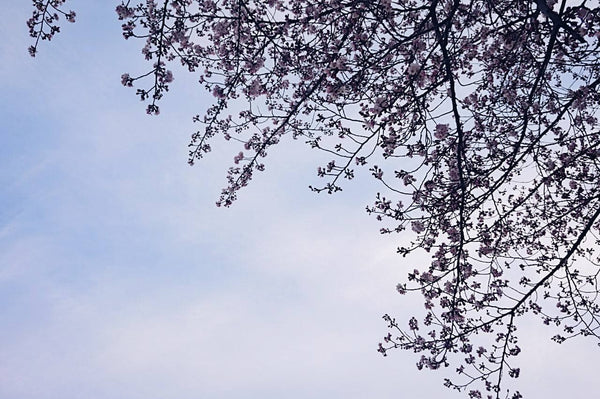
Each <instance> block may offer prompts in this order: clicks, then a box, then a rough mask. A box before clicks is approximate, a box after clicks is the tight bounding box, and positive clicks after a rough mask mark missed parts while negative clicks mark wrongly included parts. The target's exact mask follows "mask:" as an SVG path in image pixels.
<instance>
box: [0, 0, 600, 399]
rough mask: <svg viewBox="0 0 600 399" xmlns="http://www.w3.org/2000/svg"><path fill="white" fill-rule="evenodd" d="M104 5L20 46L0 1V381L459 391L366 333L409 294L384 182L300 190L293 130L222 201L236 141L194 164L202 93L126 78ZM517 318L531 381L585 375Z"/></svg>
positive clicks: (582, 355)
mask: <svg viewBox="0 0 600 399" xmlns="http://www.w3.org/2000/svg"><path fill="white" fill-rule="evenodd" d="M115 5H116V3H114V4H113V3H112V2H110V1H105V0H103V1H87V2H80V4H77V2H72V6H73V7H74V8H75V7H76V8H75V10H76V11H77V15H78V18H77V23H75V24H68V25H63V27H62V32H61V33H60V34H59V35H57V36H56V37H55V39H53V41H52V42H51V43H42V45H41V47H40V49H39V54H38V56H37V57H36V58H35V59H32V58H31V57H29V55H28V54H27V47H28V46H29V45H30V44H31V40H30V38H29V37H28V35H27V27H26V25H25V21H26V20H27V18H28V17H29V14H30V12H31V6H30V4H29V2H26V1H17V0H15V1H11V0H9V1H8V3H6V2H5V4H3V18H2V19H1V21H0V37H2V38H3V39H2V41H0V60H2V62H0V79H1V80H0V82H1V83H0V88H1V89H2V95H1V96H0V122H1V123H0V137H1V138H2V145H1V146H0V187H1V188H0V190H1V192H0V399H53V398H61V399H75V398H78V399H79V398H86V399H138V398H139V399H142V398H143V399H163V398H164V399H175V398H177V399H188V398H189V399H192V398H194V399H197V398H223V399H230V398H231V399H241V398H267V399H268V398H290V399H295V398H303V399H305V398H309V399H310V398H315V399H320V398H345V399H361V398H380V399H388V398H390V399H391V398H405V397H406V398H439V397H444V398H461V397H464V395H462V394H457V393H455V392H452V391H449V390H447V389H446V388H444V387H443V386H442V382H443V378H444V377H445V376H447V375H448V374H447V371H444V370H442V371H437V372H428V371H418V370H417V369H416V367H415V363H416V361H417V360H418V359H417V355H415V354H411V353H407V352H406V353H405V352H392V353H390V355H389V356H388V357H386V358H383V357H382V356H381V355H380V354H379V353H377V351H376V349H377V344H378V342H380V340H381V338H382V337H383V336H384V335H386V334H387V330H386V326H385V323H384V322H383V320H382V319H381V316H382V315H383V314H385V313H390V314H391V315H393V316H396V317H397V318H398V319H399V320H402V319H408V318H409V317H410V315H411V314H412V313H413V312H412V310H414V309H416V308H417V307H422V303H421V300H420V298H418V297H414V298H412V297H402V296H399V295H398V294H397V293H396V291H395V285H396V284H397V283H398V282H399V281H402V280H403V278H404V277H405V276H406V273H407V272H408V271H410V270H412V269H413V268H414V264H413V263H414V262H418V261H419V258H418V257H417V258H413V259H409V260H406V259H403V258H401V257H399V256H398V255H396V254H395V248H396V247H397V246H399V245H401V244H402V242H403V240H406V239H407V237H406V236H402V235H396V236H391V237H390V236H380V235H379V234H378V229H379V227H378V225H377V223H376V222H375V221H374V220H373V218H371V217H369V216H368V215H366V213H365V212H364V207H365V206H366V205H368V204H370V203H371V201H372V200H373V198H374V194H375V192H376V191H377V187H376V186H373V185H370V183H369V182H368V181H366V180H360V179H358V180H356V181H354V182H353V183H352V184H347V185H346V187H345V189H344V191H343V192H342V193H338V194H336V195H334V196H327V195H325V194H321V195H316V194H314V193H312V192H310V191H309V190H308V185H310V184H315V183H318V182H319V181H318V178H317V177H316V173H315V172H316V167H317V166H318V165H320V164H321V163H322V162H323V161H327V160H328V159H326V158H324V157H323V155H322V154H318V153H316V152H314V151H310V150H309V149H308V148H307V147H306V146H304V145H303V143H302V142H294V141H291V140H289V141H284V142H282V143H281V144H280V145H279V148H278V151H273V152H272V154H270V155H269V157H268V159H267V171H265V172H264V173H261V174H258V175H256V177H255V179H254V180H253V181H252V184H251V185H250V186H249V187H247V188H246V189H245V190H244V191H243V192H242V193H241V194H240V196H239V197H240V198H239V200H238V201H237V202H236V203H235V204H234V206H232V207H231V208H227V209H223V208H217V207H216V206H215V201H216V199H217V198H218V195H219V192H220V189H221V188H222V187H223V186H224V184H225V181H226V180H225V176H226V170H227V167H228V166H230V165H231V163H232V160H233V156H234V155H235V154H237V152H238V151H239V148H237V147H236V146H235V145H232V144H230V143H226V142H224V141H219V140H217V141H216V142H215V145H214V146H213V147H214V148H215V151H214V152H213V153H211V154H209V156H208V157H207V159H204V160H202V161H201V162H198V164H197V165H196V166H194V167H190V166H188V165H187V144H188V142H189V137H190V135H191V133H193V132H194V131H195V130H196V129H197V126H194V124H193V123H192V121H191V117H192V116H193V115H195V114H197V113H200V114H202V112H203V111H204V110H205V109H206V108H207V107H208V106H209V104H210V103H211V101H212V99H213V98H212V97H211V96H210V95H209V94H207V93H205V92H203V89H202V88H201V87H200V86H199V85H197V84H194V78H193V77H192V76H185V75H182V74H176V75H175V81H174V83H173V85H172V86H171V90H170V92H169V93H167V96H166V98H165V99H164V101H162V104H161V115H160V116H158V117H150V116H147V115H146V114H145V112H144V109H145V107H144V104H142V103H140V102H139V100H138V99H137V98H136V97H135V95H134V90H132V89H128V88H124V87H123V86H121V84H120V76H121V74H122V73H124V72H130V73H131V74H132V75H134V74H135V73H139V72H145V71H146V69H147V66H146V65H145V63H144V62H143V60H142V56H141V54H140V47H141V43H140V42H134V41H125V40H123V39H122V37H121V34H120V24H119V22H118V21H117V18H116V14H115V12H114V7H115ZM420 259H422V260H423V259H425V258H420ZM419 309H420V308H419ZM521 330H522V334H521V338H522V339H521V342H522V347H523V354H522V355H521V356H520V358H521V359H520V360H521V365H522V372H521V378H520V381H519V384H518V386H517V387H518V388H519V390H520V391H521V392H522V393H524V394H526V398H548V397H560V396H562V395H569V396H570V397H573V398H583V397H589V396H588V395H589V393H590V392H596V391H597V383H596V375H597V372H596V370H595V367H596V366H595V365H596V364H597V361H596V359H597V357H596V356H597V355H598V347H597V346H596V344H595V343H594V342H592V341H585V340H579V341H573V342H567V343H565V344H563V345H562V346H558V345H556V344H552V343H550V342H548V338H549V337H550V336H551V335H552V333H553V332H552V331H550V330H546V329H544V328H543V327H540V326H539V323H537V322H535V321H531V322H529V321H525V322H524V324H523V326H522V327H521Z"/></svg>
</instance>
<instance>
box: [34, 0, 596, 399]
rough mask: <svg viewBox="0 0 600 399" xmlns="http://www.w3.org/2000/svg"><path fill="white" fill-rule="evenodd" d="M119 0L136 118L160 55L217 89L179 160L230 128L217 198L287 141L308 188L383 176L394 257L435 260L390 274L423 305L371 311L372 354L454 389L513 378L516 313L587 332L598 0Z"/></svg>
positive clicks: (150, 96)
mask: <svg viewBox="0 0 600 399" xmlns="http://www.w3.org/2000/svg"><path fill="white" fill-rule="evenodd" d="M64 3H65V0H33V4H34V12H33V15H32V17H31V19H30V20H29V21H28V26H29V29H30V34H31V36H32V37H33V38H34V39H35V43H34V44H33V45H32V46H31V47H30V49H29V52H30V53H31V55H36V54H37V52H38V47H39V41H40V40H50V39H51V38H52V37H53V36H54V35H55V34H56V33H57V32H59V26H58V23H59V22H60V20H61V19H66V20H67V21H69V22H74V20H75V13H74V12H73V11H66V9H65V8H64ZM116 12H117V17H118V18H119V19H120V20H122V21H123V25H122V29H123V32H122V33H123V36H124V37H125V39H130V40H133V39H140V40H141V41H142V43H143V47H142V53H143V55H144V56H145V58H146V60H148V62H149V68H148V71H147V73H144V74H142V75H139V76H132V75H130V74H127V73H125V74H123V75H122V77H121V80H122V83H123V85H125V86H127V87H135V88H136V94H137V95H138V96H139V97H140V98H141V99H142V100H143V101H145V102H146V103H147V108H146V110H147V112H148V113H149V114H158V113H159V105H158V104H159V100H160V99H161V98H162V97H163V96H164V95H165V93H166V92H167V91H168V89H169V84H170V83H171V82H172V81H173V79H174V77H173V76H174V72H173V70H174V69H175V67H174V66H171V65H173V64H177V63H180V64H181V65H182V66H183V68H184V69H186V70H188V71H189V72H191V73H194V74H195V76H196V77H197V79H198V82H199V85H200V86H202V87H204V88H205V89H206V90H208V91H210V92H211V93H212V94H213V95H214V103H213V105H212V106H211V107H210V108H209V109H208V111H207V112H206V114H204V115H196V116H195V117H194V120H195V121H196V122H197V123H198V124H199V126H200V128H199V130H198V131H197V132H196V133H194V134H193V135H192V140H191V143H190V152H189V162H190V163H191V164H193V163H194V162H195V161H197V160H198V159H199V158H202V157H203V156H204V155H205V154H206V153H208V152H210V150H211V139H212V138H214V137H215V136H218V135H220V136H223V137H225V138H226V139H227V140H236V141H239V143H240V152H239V153H238V154H237V155H235V157H234V159H233V162H234V165H233V166H232V167H230V169H229V172H228V185H227V187H226V188H225V189H224V190H223V191H222V193H221V196H220V198H219V200H218V202H217V204H218V205H224V206H230V205H231V204H232V203H233V201H234V200H235V199H236V196H237V194H238V192H239V190H240V189H241V188H242V187H244V186H246V185H248V183H249V182H250V180H251V179H252V178H253V176H254V174H255V173H256V172H258V171H262V170H264V168H265V164H264V163H263V162H264V161H263V158H264V157H265V156H266V155H267V152H269V151H272V150H276V148H277V147H276V145H277V143H278V142H279V141H280V140H281V139H282V138H283V137H284V136H291V137H293V138H295V139H299V140H301V141H303V142H305V143H306V144H307V145H308V146H309V147H311V148H314V149H318V150H322V151H326V152H328V153H330V154H331V158H332V160H331V161H330V162H329V163H327V164H326V165H322V166H320V167H318V169H317V174H318V176H319V177H321V178H322V179H323V183H322V184H320V185H315V186H313V187H311V188H312V190H314V191H316V192H321V191H325V192H328V193H333V192H336V191H339V190H341V189H342V187H341V185H342V181H343V180H344V179H347V180H351V179H353V178H354V175H355V173H354V170H355V169H358V168H367V169H368V170H369V171H370V174H371V175H372V178H373V179H376V180H377V181H379V182H380V184H381V191H380V192H379V193H374V202H373V204H372V205H371V206H369V207H367V211H368V212H369V213H370V214H372V215H374V217H376V218H377V219H378V220H380V221H381V223H382V227H381V233H383V234H390V233H394V232H402V231H405V230H407V231H410V232H411V233H412V235H413V240H412V242H411V243H409V244H406V245H403V246H401V247H399V248H398V252H399V253H400V254H402V255H406V254H408V253H411V252H413V251H416V250H423V251H426V252H427V253H429V254H430V257H431V262H430V263H428V264H419V265H416V266H415V267H414V268H413V267H411V269H414V271H413V270H411V271H410V273H409V274H408V277H407V279H406V281H403V282H400V283H399V284H398V285H397V290H398V292H399V293H400V294H406V293H410V292H418V293H420V294H421V295H422V296H423V300H424V305H425V307H424V309H423V310H421V309H415V310H414V313H415V315H414V317H412V318H410V320H408V321H407V322H399V321H397V320H396V319H395V318H394V317H392V316H389V315H386V316H384V319H385V320H386V322H387V323H388V326H389V329H390V330H389V333H388V334H387V336H385V337H384V341H383V342H382V343H381V344H380V345H379V351H380V352H381V353H382V354H383V355H387V354H388V353H389V352H390V351H391V350H393V349H405V350H409V351H413V352H415V353H417V354H418V355H417V356H418V358H419V360H418V363H417V366H418V368H419V369H421V368H423V367H425V368H429V369H438V368H440V367H452V368H453V369H455V370H456V376H455V378H453V379H451V380H450V379H447V380H446V381H445V385H446V386H448V387H451V388H455V389H459V390H464V391H465V392H466V393H467V394H468V396H469V397H470V398H482V397H488V398H500V397H512V398H519V397H521V394H520V393H519V392H518V391H510V392H509V391H508V390H507V389H506V387H505V385H506V382H507V377H512V378H517V377H519V373H520V368H519V366H518V359H515V357H516V356H517V355H518V354H519V352H520V351H521V349H520V347H519V343H518V334H519V330H517V327H518V325H519V320H521V319H522V316H524V315H526V314H528V315H535V316H536V317H537V318H539V320H540V321H541V322H542V323H544V324H546V325H548V326H549V327H551V328H554V329H555V330H556V334H555V335H554V337H553V338H552V339H553V340H554V341H556V342H558V343H562V342H563V341H565V340H567V339H570V338H572V337H575V336H580V335H583V336H592V337H594V338H595V339H599V338H600V336H599V335H598V333H599V327H600V325H599V322H598V316H599V313H600V306H599V304H598V301H597V297H598V273H600V258H599V255H598V244H600V239H599V235H598V234H599V233H600V231H599V230H600V219H599V216H600V163H599V162H600V130H599V128H600V124H599V121H598V107H599V106H600V94H599V90H598V88H599V87H598V86H599V85H600V6H599V5H598V2H596V1H593V2H592V1H586V0H583V1H566V0H563V1H556V0H547V1H546V0H530V1H524V0H471V1H469V0H434V1H421V0H325V1H319V2H312V1H305V0H266V1H265V0H164V1H161V0H147V1H145V2H141V3H137V2H131V1H128V2H127V3H121V4H120V5H118V6H117V7H116ZM240 109H241V110H242V111H241V112H237V111H235V112H233V111H232V110H240ZM511 385H512V384H511Z"/></svg>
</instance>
